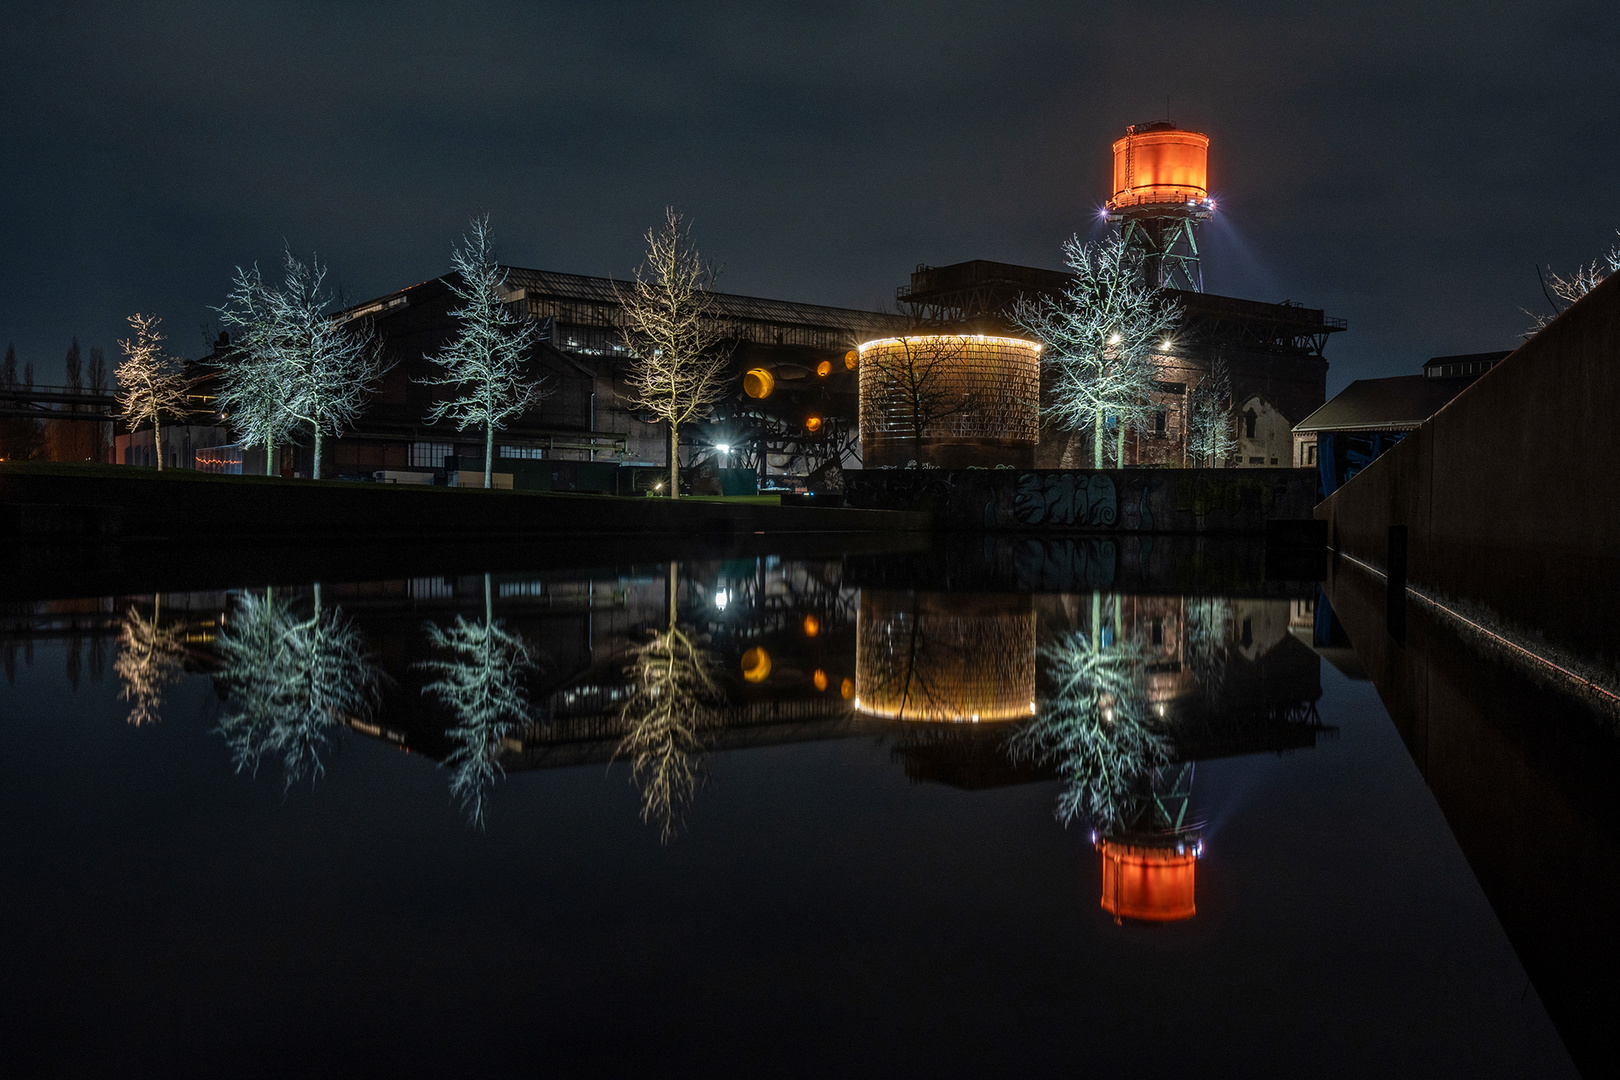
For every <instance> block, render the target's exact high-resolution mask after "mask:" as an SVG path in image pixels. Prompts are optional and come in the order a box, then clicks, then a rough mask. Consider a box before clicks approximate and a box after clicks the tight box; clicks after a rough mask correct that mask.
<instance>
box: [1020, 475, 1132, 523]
mask: <svg viewBox="0 0 1620 1080" xmlns="http://www.w3.org/2000/svg"><path fill="white" fill-rule="evenodd" d="M1012 516H1013V519H1014V520H1015V521H1016V522H1017V523H1018V524H1020V525H1045V526H1048V527H1051V526H1054V525H1063V526H1070V527H1073V528H1081V529H1084V528H1096V529H1110V528H1113V527H1114V525H1115V524H1117V523H1118V521H1119V495H1118V492H1117V491H1116V490H1115V488H1114V478H1113V477H1111V476H1109V475H1107V474H1106V473H1092V474H1091V475H1090V476H1087V475H1086V474H1085V473H1069V472H1063V473H1023V474H1022V475H1020V476H1019V477H1018V481H1017V483H1016V485H1015V486H1014V488H1013V497H1012Z"/></svg>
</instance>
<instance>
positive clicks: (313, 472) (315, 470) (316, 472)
mask: <svg viewBox="0 0 1620 1080" xmlns="http://www.w3.org/2000/svg"><path fill="white" fill-rule="evenodd" d="M310 427H312V428H314V429H315V464H314V465H311V466H310V469H309V475H310V478H311V479H314V480H319V479H320V478H321V428H320V425H319V424H311V425H310Z"/></svg>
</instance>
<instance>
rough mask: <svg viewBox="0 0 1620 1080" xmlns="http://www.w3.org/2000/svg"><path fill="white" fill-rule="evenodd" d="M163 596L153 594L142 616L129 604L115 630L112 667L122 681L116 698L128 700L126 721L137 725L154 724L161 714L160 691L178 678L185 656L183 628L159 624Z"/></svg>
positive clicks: (161, 698)
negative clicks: (149, 610) (148, 612)
mask: <svg viewBox="0 0 1620 1080" xmlns="http://www.w3.org/2000/svg"><path fill="white" fill-rule="evenodd" d="M162 603H163V601H162V598H161V597H158V596H154V597H153V598H152V617H151V618H150V619H147V618H143V617H142V616H141V613H140V612H138V611H136V610H135V608H133V607H131V608H130V609H129V610H128V611H126V612H124V621H123V624H122V626H121V627H120V628H119V632H118V656H117V658H116V659H115V660H114V661H113V671H114V672H115V673H116V674H117V675H118V678H119V680H120V681H121V682H122V683H123V687H122V689H121V690H120V691H119V694H118V696H119V698H120V699H121V700H123V701H128V702H130V707H129V722H130V723H131V724H134V725H135V726H136V727H140V726H141V725H142V724H155V723H157V722H158V721H159V720H160V719H162V717H161V716H160V715H159V709H160V708H161V707H162V705H163V693H164V691H165V690H166V689H167V688H168V687H169V686H170V685H172V684H173V683H176V682H178V681H179V680H180V676H181V674H182V672H181V664H182V662H183V661H184V659H185V647H184V645H183V643H182V628H181V627H180V626H179V625H171V626H163V625H162V619H161V616H162Z"/></svg>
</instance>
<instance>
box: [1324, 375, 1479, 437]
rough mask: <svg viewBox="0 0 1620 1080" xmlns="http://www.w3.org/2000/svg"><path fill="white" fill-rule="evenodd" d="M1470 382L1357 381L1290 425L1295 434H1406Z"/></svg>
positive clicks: (1423, 379) (1412, 378)
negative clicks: (1401, 432)
mask: <svg viewBox="0 0 1620 1080" xmlns="http://www.w3.org/2000/svg"><path fill="white" fill-rule="evenodd" d="M1473 381H1474V379H1473V378H1470V377H1464V378H1453V379H1431V378H1429V377H1428V376H1426V375H1397V376H1395V377H1394V378H1390V379H1357V380H1356V381H1355V382H1353V383H1351V384H1350V385H1349V386H1347V387H1345V388H1344V389H1343V390H1341V391H1339V393H1338V394H1337V395H1335V396H1334V398H1333V400H1331V401H1329V402H1328V403H1327V404H1326V405H1323V406H1322V407H1321V408H1320V409H1317V410H1316V411H1315V412H1313V413H1311V415H1309V416H1307V417H1306V418H1305V419H1303V420H1301V421H1300V422H1299V423H1297V424H1295V425H1294V430H1295V431H1410V430H1412V429H1413V428H1415V427H1417V426H1418V425H1419V424H1421V423H1423V421H1425V420H1427V419H1428V418H1429V417H1431V416H1433V415H1434V414H1435V413H1437V412H1439V411H1440V409H1441V407H1442V406H1444V405H1445V404H1446V402H1448V401H1450V400H1451V399H1452V398H1454V397H1456V396H1457V395H1458V394H1460V393H1462V392H1463V390H1465V389H1467V388H1468V386H1469V385H1470V384H1471V383H1472V382H1473Z"/></svg>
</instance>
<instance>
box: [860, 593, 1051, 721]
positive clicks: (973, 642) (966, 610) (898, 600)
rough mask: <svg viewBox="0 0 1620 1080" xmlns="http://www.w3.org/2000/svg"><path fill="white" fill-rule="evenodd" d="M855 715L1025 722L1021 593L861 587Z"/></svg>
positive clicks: (1030, 688)
mask: <svg viewBox="0 0 1620 1080" xmlns="http://www.w3.org/2000/svg"><path fill="white" fill-rule="evenodd" d="M855 698H856V701H857V705H856V710H857V711H858V712H860V713H862V714H864V715H867V716H875V717H881V718H883V719H889V720H915V721H919V722H924V723H965V724H971V723H984V724H988V723H997V722H1002V721H1008V720H1028V719H1029V718H1030V717H1031V716H1032V715H1034V705H1035V609H1034V607H1033V606H1032V603H1031V601H1030V598H1029V597H1027V596H989V595H985V596H964V595H961V594H944V593H937V594H936V593H925V592H915V593H914V592H899V591H891V590H888V589H862V590H861V607H860V614H859V615H858V616H857V618H856V621H855Z"/></svg>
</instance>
